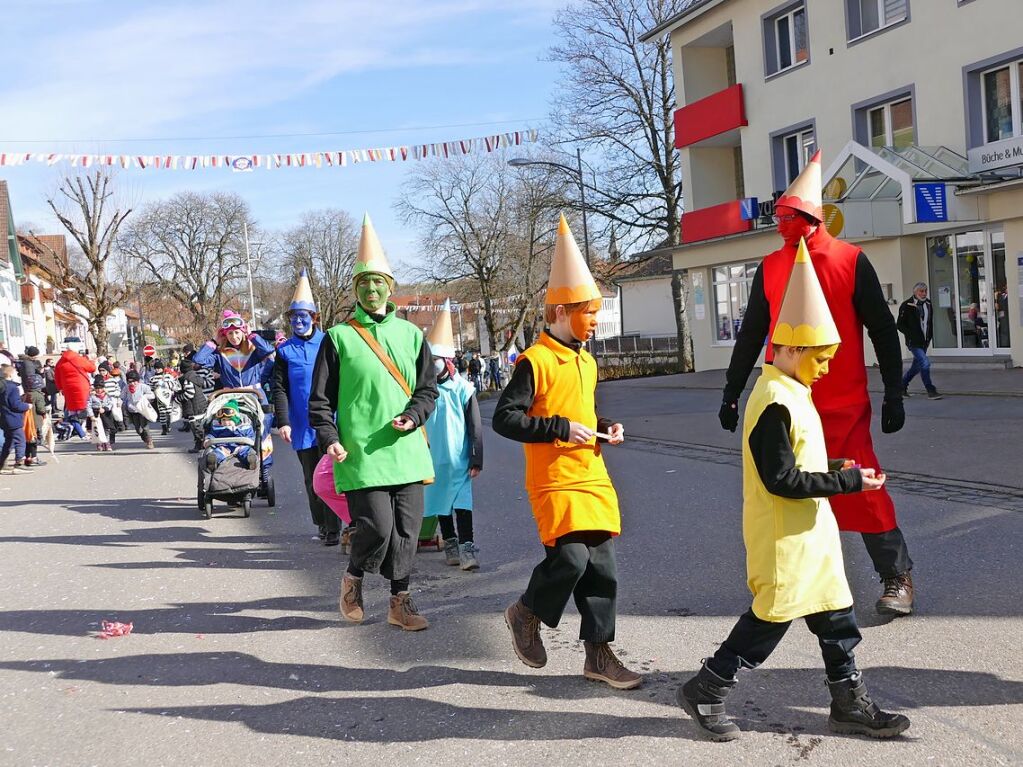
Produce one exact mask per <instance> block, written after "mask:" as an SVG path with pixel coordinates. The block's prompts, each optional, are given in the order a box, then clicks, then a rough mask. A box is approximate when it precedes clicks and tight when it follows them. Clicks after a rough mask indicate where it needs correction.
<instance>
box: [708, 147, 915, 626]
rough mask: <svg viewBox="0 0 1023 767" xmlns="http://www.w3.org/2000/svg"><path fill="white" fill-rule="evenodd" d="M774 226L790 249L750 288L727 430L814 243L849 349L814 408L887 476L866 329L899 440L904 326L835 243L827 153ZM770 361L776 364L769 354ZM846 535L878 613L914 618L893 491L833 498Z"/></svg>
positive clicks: (835, 442) (827, 430) (853, 452)
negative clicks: (872, 577)
mask: <svg viewBox="0 0 1023 767" xmlns="http://www.w3.org/2000/svg"><path fill="white" fill-rule="evenodd" d="M775 221H776V222H777V225H778V233H779V234H780V235H781V236H782V239H783V240H784V241H785V244H784V245H783V246H782V247H781V248H780V249H779V250H776V251H774V252H773V253H770V254H768V255H767V256H766V257H765V258H764V261H763V263H761V265H760V267H759V268H758V269H757V273H756V275H755V276H754V278H753V283H752V285H751V286H750V296H749V304H748V305H747V308H746V313H745V315H744V317H743V321H742V327H740V329H739V333H738V334H737V336H736V340H735V348H734V349H733V351H732V359H731V362H730V363H729V366H728V373H727V376H726V378H727V383H726V384H725V390H724V401H723V402H722V404H721V410H720V413H719V418H720V420H721V425H722V427H723V428H725V429H728V430H729V431H735V427H736V424H737V423H738V418H739V415H738V402H739V397H740V395H741V394H742V391H743V389H744V388H745V386H746V381H747V380H748V378H749V374H750V371H751V370H752V369H753V367H754V366H755V365H756V361H757V358H758V356H759V355H760V350H761V349H762V348H763V345H764V340H765V339H766V338H768V337H769V334H770V333H772V332H773V331H774V325H775V322H776V321H777V318H778V310H779V308H780V307H781V299H782V296H783V295H784V292H785V285H786V283H787V281H788V276H789V273H790V272H791V271H792V264H793V262H794V261H795V258H796V248H797V246H798V245H799V241H800V239H801V238H803V239H805V240H806V244H807V247H808V248H809V250H810V259H811V261H812V262H813V266H814V269H815V270H816V272H817V276H818V278H819V279H820V283H821V287H822V288H823V289H824V296H825V298H826V299H827V302H828V306H829V308H830V309H831V314H832V316H833V317H834V318H835V323H836V324H837V326H838V331H839V333H840V335H841V337H842V340H843V343H842V346H841V348H840V349H839V350H838V353H837V354H836V355H835V359H834V360H833V361H832V362H831V375H829V376H826V377H825V378H824V379H822V380H821V381H820V383H819V384H817V386H815V387H814V389H813V402H814V406H815V407H816V408H817V411H818V412H819V413H820V416H821V421H822V423H823V425H824V439H825V441H826V443H827V448H828V454H829V455H842V456H847V457H849V458H851V459H853V460H854V461H855V462H856V463H857V464H858V465H860V466H863V467H865V468H871V469H875V470H876V471H878V472H880V471H881V466H880V463H879V461H878V459H877V455H876V454H875V453H874V445H873V440H872V438H871V436H870V417H871V406H870V396H869V395H868V393H867V373H866V366H865V363H864V359H863V329H864V328H866V330H867V334H868V335H869V336H870V340H871V342H872V343H873V345H874V351H875V353H876V354H877V360H878V364H879V366H880V368H881V378H882V380H883V381H884V389H885V393H884V403H883V405H882V408H881V430H882V431H883V432H884V433H885V434H891V433H893V432H897V431H898V430H899V429H901V428H902V426H903V424H904V423H905V420H906V414H905V410H904V408H903V405H902V391H903V387H902V350H901V348H900V346H899V333H898V330H897V329H896V326H895V318H894V317H893V316H892V313H891V311H890V309H889V308H888V302H887V301H886V300H885V297H884V294H883V292H882V291H881V285H880V282H879V281H878V279H877V273H876V272H875V271H874V267H873V266H872V265H871V263H870V261H868V260H867V257H866V255H865V254H864V253H863V251H862V250H861V249H860V248H859V247H857V246H855V245H850V244H849V243H845V242H842V241H841V240H836V239H835V238H834V237H832V236H831V235H830V234H829V233H828V231H827V229H826V228H825V227H824V226H823V225H822V223H823V221H824V212H823V205H822V197H821V153H820V151H818V152H817V153H816V154H815V155H814V156H813V157H812V158H811V159H810V162H808V163H807V164H806V167H805V168H804V169H803V171H802V172H801V173H800V174H799V176H798V177H797V178H796V180H795V181H793V182H792V185H791V186H790V187H789V188H788V190H786V192H785V194H784V195H782V196H781V197H779V198H778V200H777V201H776V202H775ZM766 354H767V357H766V359H767V361H768V362H771V360H772V351H771V347H770V346H768V348H767V351H766ZM831 505H832V509H833V511H834V513H835V516H836V517H837V519H838V526H839V529H840V530H844V531H852V532H858V533H860V534H861V535H862V537H863V542H864V544H865V546H866V548H867V553H868V554H869V555H870V558H871V560H872V562H873V564H874V569H875V570H876V571H877V573H878V575H879V576H880V578H881V582H882V584H883V589H884V591H883V594H882V596H881V598H880V599H879V600H878V601H877V605H876V609H877V611H878V612H879V613H881V614H882V615H908V614H910V613H911V612H912V611H913V579H912V576H911V575H910V571H911V570H912V568H913V560H912V559H910V556H909V549H908V547H907V545H906V539H905V536H903V534H902V531H901V530H900V529H899V526H898V522H897V521H896V518H895V505H894V504H893V503H892V499H891V496H890V495H889V494H888V491H887V490H886V489H882V490H880V491H879V492H875V493H855V494H852V495H843V496H838V497H836V498H833V499H832V502H831Z"/></svg>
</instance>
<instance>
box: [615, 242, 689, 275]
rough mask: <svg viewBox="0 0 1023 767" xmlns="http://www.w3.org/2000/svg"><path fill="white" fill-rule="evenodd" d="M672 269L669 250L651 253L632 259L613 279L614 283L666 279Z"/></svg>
mask: <svg viewBox="0 0 1023 767" xmlns="http://www.w3.org/2000/svg"><path fill="white" fill-rule="evenodd" d="M673 269H674V263H673V261H672V256H671V250H670V249H667V250H657V251H651V252H650V255H647V256H643V255H642V254H641V255H640V256H639V257H636V258H633V259H631V260H630V262H629V263H628V265H627V266H625V267H624V268H623V269H621V270H620V271H619V272H618V273H617V274H616V275H615V277H614V281H615V282H627V281H630V280H648V279H650V278H652V277H667V276H669V275H670V274H671V272H672V270H673Z"/></svg>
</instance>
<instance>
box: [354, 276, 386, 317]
mask: <svg viewBox="0 0 1023 767" xmlns="http://www.w3.org/2000/svg"><path fill="white" fill-rule="evenodd" d="M355 295H356V297H357V298H358V299H359V303H360V304H362V308H363V309H365V310H366V311H367V312H370V313H372V314H378V313H379V312H380V310H381V309H383V308H384V307H385V306H387V299H388V298H390V297H391V286H390V284H388V282H387V278H386V277H384V276H382V275H379V274H373V273H372V272H370V273H369V274H366V275H365V276H364V277H361V278H360V279H359V281H358V282H357V283H356V284H355Z"/></svg>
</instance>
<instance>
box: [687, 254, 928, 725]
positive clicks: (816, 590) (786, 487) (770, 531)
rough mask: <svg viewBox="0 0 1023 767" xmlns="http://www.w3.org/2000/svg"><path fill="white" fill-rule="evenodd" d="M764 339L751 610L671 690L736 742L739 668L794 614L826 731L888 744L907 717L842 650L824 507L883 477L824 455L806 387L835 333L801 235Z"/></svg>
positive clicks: (749, 557) (751, 507)
mask: <svg viewBox="0 0 1023 767" xmlns="http://www.w3.org/2000/svg"><path fill="white" fill-rule="evenodd" d="M771 343H772V344H773V347H774V349H773V350H774V362H773V364H766V365H764V369H763V372H762V373H761V375H760V378H759V379H758V380H757V382H756V385H755V386H754V387H753V392H752V393H751V394H750V398H749V402H748V403H747V405H746V413H745V416H744V420H743V441H742V476H743V482H742V485H743V504H742V533H743V540H744V541H745V543H746V573H747V583H748V585H749V589H750V591H751V592H752V594H753V606H752V607H751V608H750V610H749V611H747V612H746V613H744V614H743V615H742V616H741V617H740V618H739V620H738V622H737V623H736V624H735V628H733V629H732V632H731V634H729V635H728V638H727V639H726V640H725V641H724V643H722V645H721V646H720V647H719V648H718V650H717V652H716V653H714V655H713V657H711V658H707V659H705V660H704V662H703V667H702V668H701V669H700V671H699V673H698V674H697V675H696V676H695V677H693V678H692V679H690V680H689V681H688V682H686V683H685V684H684V685H683V686H682V687H681V688H679V690H678V701H679V704H680V705H681V706H682V707H683V708H684V709H685V710H686V711H687V712H688V713H689V715H690V716H691V717H692V718H693V719H694V720H695V721H696V723H697V724H698V725H699V726H700V728H701V731H702V732H703V733H704V734H705V735H706V736H708V737H710V738H711V739H712V740H718V741H725V740H734V739H735V738H737V737H739V728H738V726H736V724H735V723H734V722H732V721H731V720H730V719H729V718H728V715H727V713H725V698H726V697H727V696H728V693H729V692H730V691H731V690H732V689H733V688H734V687H735V684H736V675H737V674H738V672H739V669H741V668H748V669H753V668H756V667H757V666H759V665H760V664H761V663H763V662H764V661H765V660H767V658H768V656H769V655H770V654H771V652H772V651H773V650H774V648H775V647H777V646H778V643H779V642H781V639H782V637H783V636H785V632H786V631H787V630H788V627H789V625H790V624H791V622H792V621H793V620H795V619H796V618H803V619H804V620H805V621H806V625H807V628H809V629H810V631H812V632H813V633H814V634H815V635H816V636H817V640H818V642H819V643H820V647H821V652H822V654H823V656H824V666H825V669H826V671H827V682H828V689H829V690H830V692H831V715H830V717H829V718H828V725H829V727H830V728H831V729H832V730H833V731H834V732H839V733H844V734H857V735H869V736H871V737H875V738H891V737H894V736H896V735H898V734H899V733H902V732H904V731H905V730H906V729H907V728H908V727H909V719H907V718H906V717H905V716H902V715H901V714H889V713H887V712H885V711H882V710H881V709H879V708H878V706H877V705H876V704H875V703H874V702H873V701H872V700H871V699H870V697H869V695H868V694H867V689H866V686H865V685H864V683H863V678H862V675H861V673H860V672H859V671H858V670H857V668H856V661H855V658H854V655H853V648H854V647H855V646H856V645H857V644H859V641H860V639H861V636H860V631H859V628H858V627H857V625H856V616H855V614H854V613H853V608H852V605H853V599H852V594H851V593H850V591H849V584H848V582H847V581H846V578H845V570H844V568H843V564H842V545H841V542H840V540H839V535H838V524H837V522H836V521H835V516H834V514H832V512H831V506H830V505H829V504H828V500H827V499H828V497H829V496H833V495H839V494H841V493H858V492H861V491H867V490H878V489H880V488H881V487H882V486H883V485H884V482H885V476H884V474H877V473H876V472H875V470H874V469H864V468H860V467H859V466H856V465H854V464H853V462H852V461H849V460H845V459H841V458H839V459H836V460H829V459H828V455H827V449H826V447H825V444H824V430H823V428H822V427H821V419H820V416H819V415H818V414H817V410H816V409H815V408H814V405H813V400H812V399H811V396H810V389H811V387H812V386H813V384H814V383H815V382H816V381H817V380H819V379H820V378H822V377H823V376H824V375H826V374H827V372H828V363H829V361H830V360H831V359H832V358H833V357H834V356H835V352H836V351H838V346H839V344H840V343H841V338H840V337H839V334H838V328H837V327H836V325H835V322H834V319H833V318H832V316H831V312H830V310H829V309H828V304H827V301H826V300H825V298H824V292H823V290H822V289H821V285H820V282H819V281H818V279H817V274H816V272H815V271H814V268H813V263H812V262H811V261H810V256H809V253H808V252H807V249H806V242H805V241H802V240H801V241H800V243H799V247H798V250H797V252H796V258H795V263H794V264H793V266H792V271H791V272H790V274H789V278H788V283H787V285H786V288H785V294H784V298H783V299H782V303H781V308H780V310H779V315H778V322H777V325H776V326H775V330H774V334H773V335H772V336H771Z"/></svg>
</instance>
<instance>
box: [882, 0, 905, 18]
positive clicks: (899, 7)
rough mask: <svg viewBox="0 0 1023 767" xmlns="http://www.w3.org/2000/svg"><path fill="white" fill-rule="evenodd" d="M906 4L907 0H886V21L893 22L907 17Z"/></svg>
mask: <svg viewBox="0 0 1023 767" xmlns="http://www.w3.org/2000/svg"><path fill="white" fill-rule="evenodd" d="M906 4H907V0H884V23H885V24H891V23H892V22H894V21H899V20H900V19H904V18H906V15H907V13H906Z"/></svg>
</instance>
